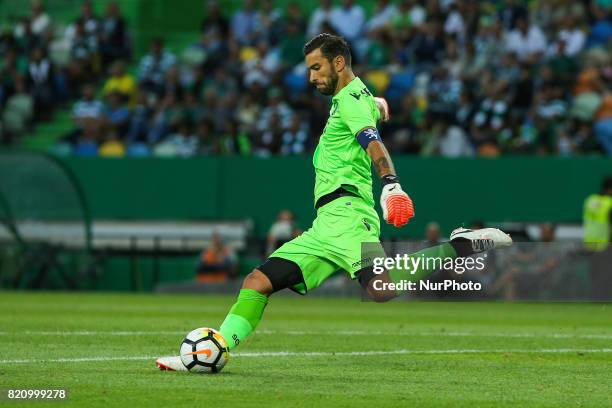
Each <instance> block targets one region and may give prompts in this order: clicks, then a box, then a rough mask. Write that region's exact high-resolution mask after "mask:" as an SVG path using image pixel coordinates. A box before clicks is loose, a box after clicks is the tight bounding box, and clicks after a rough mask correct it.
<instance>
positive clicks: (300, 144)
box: [281, 115, 309, 155]
mask: <svg viewBox="0 0 612 408" xmlns="http://www.w3.org/2000/svg"><path fill="white" fill-rule="evenodd" d="M308 143H309V139H308V127H307V126H306V124H304V123H302V121H301V120H300V116H299V115H293V117H292V118H291V122H290V124H289V127H288V128H287V130H286V131H285V133H283V140H282V147H281V154H283V155H292V154H303V153H304V152H305V151H306V148H307V146H308Z"/></svg>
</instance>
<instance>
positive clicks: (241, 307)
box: [219, 257, 304, 349]
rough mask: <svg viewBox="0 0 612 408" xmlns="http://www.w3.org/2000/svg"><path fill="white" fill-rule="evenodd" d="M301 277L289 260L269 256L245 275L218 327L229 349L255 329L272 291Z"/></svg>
mask: <svg viewBox="0 0 612 408" xmlns="http://www.w3.org/2000/svg"><path fill="white" fill-rule="evenodd" d="M303 281H304V278H303V275H302V271H301V269H300V267H299V266H298V265H297V264H296V263H294V262H291V261H289V260H286V259H282V258H275V257H271V258H268V259H267V260H266V262H264V263H263V264H262V265H260V266H259V267H258V268H257V269H254V270H253V272H251V273H250V274H248V275H247V277H246V278H245V279H244V282H243V284H242V289H240V293H239V294H238V299H237V300H236V303H234V305H233V306H232V307H231V309H230V311H229V313H228V314H227V316H226V317H225V320H224V321H223V323H222V324H221V327H220V329H219V331H220V333H221V335H222V336H223V337H224V338H225V340H226V341H227V344H228V346H229V348H230V349H232V348H234V347H236V346H238V345H239V344H240V343H241V342H242V341H244V340H245V339H246V338H247V337H249V335H250V334H251V333H252V332H253V331H255V329H256V328H257V325H258V324H259V322H260V321H261V317H262V315H263V312H264V310H265V308H266V305H267V304H268V298H269V297H270V295H272V293H274V292H278V291H279V290H282V289H285V288H290V287H292V286H294V285H297V284H299V283H302V282H303Z"/></svg>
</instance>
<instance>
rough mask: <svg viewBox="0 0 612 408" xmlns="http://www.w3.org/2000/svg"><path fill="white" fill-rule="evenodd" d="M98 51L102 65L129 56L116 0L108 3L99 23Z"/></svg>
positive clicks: (126, 37)
mask: <svg viewBox="0 0 612 408" xmlns="http://www.w3.org/2000/svg"><path fill="white" fill-rule="evenodd" d="M100 51H101V54H102V64H103V65H104V66H107V65H108V64H109V63H111V62H113V61H115V60H118V59H128V58H129V56H130V44H129V38H128V34H127V29H126V24H125V19H124V18H123V16H122V15H121V10H120V9H119V4H118V3H117V2H116V1H113V2H110V3H108V5H107V6H106V14H105V16H104V18H103V19H102V21H101V23H100Z"/></svg>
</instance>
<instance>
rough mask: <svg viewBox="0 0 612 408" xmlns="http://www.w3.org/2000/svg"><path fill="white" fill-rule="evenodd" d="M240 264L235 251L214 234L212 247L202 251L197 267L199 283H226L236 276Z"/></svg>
mask: <svg viewBox="0 0 612 408" xmlns="http://www.w3.org/2000/svg"><path fill="white" fill-rule="evenodd" d="M237 267H238V262H237V259H236V255H235V253H234V251H233V250H232V249H231V248H230V247H228V246H226V245H225V244H224V243H223V241H222V240H221V237H220V236H219V234H217V233H214V234H213V235H212V238H211V243H210V246H209V247H208V248H207V249H205V250H204V251H202V254H201V255H200V260H199V262H198V266H197V280H198V281H199V282H207V283H213V282H225V281H227V280H228V279H230V278H233V277H235V276H236V273H237Z"/></svg>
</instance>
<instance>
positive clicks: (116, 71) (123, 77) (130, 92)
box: [102, 61, 136, 105]
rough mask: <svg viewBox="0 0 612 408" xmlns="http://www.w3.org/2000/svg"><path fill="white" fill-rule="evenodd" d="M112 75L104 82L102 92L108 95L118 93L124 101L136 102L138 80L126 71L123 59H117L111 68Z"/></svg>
mask: <svg viewBox="0 0 612 408" xmlns="http://www.w3.org/2000/svg"><path fill="white" fill-rule="evenodd" d="M110 73H111V76H110V78H108V79H107V80H106V82H105V83H104V87H103V88H102V93H103V94H104V95H108V94H110V93H111V92H116V93H118V94H119V95H120V96H121V98H123V100H124V101H129V102H130V104H132V105H133V104H134V103H135V101H136V80H135V79H134V77H133V76H132V75H130V74H128V73H127V72H126V71H125V65H124V63H123V62H122V61H115V62H114V63H113V65H112V66H111V69H110Z"/></svg>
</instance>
